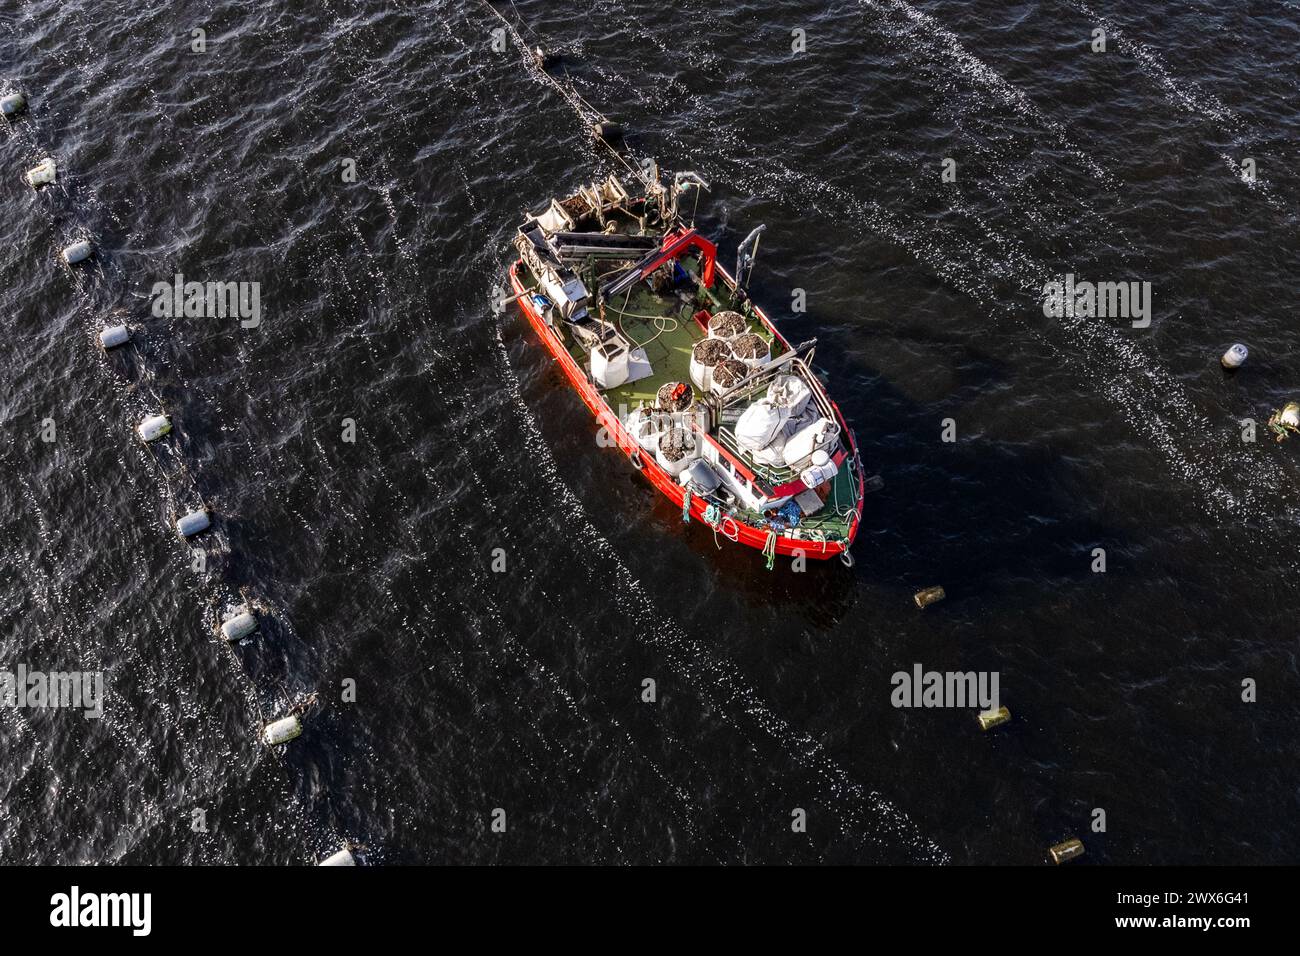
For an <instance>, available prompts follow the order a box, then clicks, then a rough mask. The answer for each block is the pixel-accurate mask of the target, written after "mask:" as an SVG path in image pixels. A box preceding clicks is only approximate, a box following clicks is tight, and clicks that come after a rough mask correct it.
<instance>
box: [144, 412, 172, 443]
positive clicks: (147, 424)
mask: <svg viewBox="0 0 1300 956" xmlns="http://www.w3.org/2000/svg"><path fill="white" fill-rule="evenodd" d="M171 430H172V422H171V419H170V418H168V417H167V416H166V415H150V416H149V417H148V418H146V419H145V420H144V421H142V422H141V423H140V424H139V425H138V426H136V429H135V432H136V434H137V435H139V436H140V440H141V441H157V440H158V439H159V438H162V437H163V435H166V434H167V433H168V432H169V431H171Z"/></svg>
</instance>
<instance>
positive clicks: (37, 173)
mask: <svg viewBox="0 0 1300 956" xmlns="http://www.w3.org/2000/svg"><path fill="white" fill-rule="evenodd" d="M58 178H59V170H58V167H57V166H55V165H54V160H52V159H50V158H49V157H48V156H47V157H45V158H44V159H42V160H41V161H40V162H39V163H37V164H36V165H35V166H33V167H32V168H31V169H29V170H27V185H28V186H31V187H32V188H33V189H39V188H40V187H41V186H48V185H49V184H50V183H52V182H55V181H56V180H58Z"/></svg>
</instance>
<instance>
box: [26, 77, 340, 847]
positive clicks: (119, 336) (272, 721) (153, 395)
mask: <svg viewBox="0 0 1300 956" xmlns="http://www.w3.org/2000/svg"><path fill="white" fill-rule="evenodd" d="M30 109H31V104H30V102H29V100H28V99H27V97H26V95H25V94H23V93H21V92H12V93H4V94H2V95H0V126H3V127H6V128H8V130H9V131H10V134H11V138H12V139H13V140H14V141H16V142H18V143H20V144H22V145H24V146H25V147H26V148H27V149H28V150H29V151H31V152H34V153H38V154H39V155H40V156H41V158H40V159H39V160H38V161H37V162H36V163H35V165H33V166H31V167H30V168H28V169H27V170H26V172H25V173H23V180H24V182H25V183H26V184H27V186H29V187H30V188H31V189H32V190H34V191H35V192H37V193H38V194H53V195H55V196H58V195H63V196H67V195H68V191H67V189H66V186H65V185H64V180H63V179H61V177H63V176H66V173H65V172H64V171H63V170H62V169H61V167H60V162H59V160H58V159H57V158H56V155H51V154H50V153H49V152H48V151H46V150H43V149H41V147H40V144H39V143H37V141H36V137H35V136H34V135H30V134H28V135H24V133H23V130H24V128H27V129H30V128H31V127H33V126H34V125H35V124H34V123H33V122H32V120H31V118H30ZM52 212H54V213H55V223H56V226H57V221H58V218H59V217H58V214H57V213H58V211H57V210H52ZM58 258H59V261H60V262H61V263H62V264H63V266H64V267H65V268H67V269H68V270H69V271H70V272H71V273H72V274H73V276H74V281H77V282H78V286H79V288H80V290H81V291H82V292H83V294H85V295H86V296H87V297H89V292H88V291H87V289H86V284H85V283H83V282H82V281H81V280H80V279H79V278H78V276H77V273H78V272H82V271H85V270H91V275H92V276H94V277H95V278H103V277H107V276H110V275H112V274H113V273H112V272H111V270H110V269H109V268H107V267H106V265H107V263H106V259H105V257H104V256H103V253H102V251H101V250H100V249H99V248H98V246H97V244H96V242H95V238H94V236H93V234H92V233H91V230H89V229H86V228H80V229H76V230H74V233H73V235H71V236H69V238H68V241H67V242H66V244H65V245H64V246H63V247H62V248H61V249H60V250H59V252H58ZM91 281H94V280H93V279H92V280H91ZM95 311H97V310H94V309H93V308H92V313H93V312H95ZM144 331H146V330H145V329H143V328H140V327H134V328H133V323H132V322H131V321H130V319H129V316H128V315H127V312H126V310H125V309H120V308H119V309H116V310H113V311H111V312H110V321H109V322H108V323H106V324H103V325H102V326H101V327H100V328H99V329H98V330H97V331H96V332H95V333H94V334H95V342H96V343H97V345H98V346H99V348H100V349H101V350H102V352H103V353H104V355H105V356H107V355H109V354H110V353H112V352H113V351H114V350H121V351H126V349H125V347H126V346H129V345H131V344H132V343H133V341H135V340H136V336H137V334H142V333H143V332H144ZM135 356H136V360H135V362H134V363H133V364H134V367H135V371H136V373H137V374H136V378H135V381H133V382H128V388H129V390H130V392H132V393H133V394H134V395H136V396H139V400H140V401H144V402H146V403H147V405H148V407H147V408H146V409H144V410H143V411H142V412H141V413H140V414H139V416H138V418H137V419H136V421H135V422H133V424H132V430H133V432H134V437H135V438H136V439H137V440H138V441H139V442H140V445H141V447H142V448H143V450H144V451H145V453H146V454H147V455H148V457H149V458H150V460H151V461H152V462H153V464H154V466H155V468H156V469H157V471H158V474H159V475H160V476H161V477H162V479H163V482H164V488H165V494H166V495H167V496H168V498H169V501H168V507H169V510H170V511H171V513H172V518H171V523H172V532H173V533H174V534H175V536H176V538H177V540H178V541H180V542H181V543H183V545H184V546H185V547H186V549H187V551H189V553H190V554H191V555H193V554H194V553H195V551H196V550H199V549H200V547H201V549H202V551H203V553H204V559H203V561H202V563H201V565H200V566H199V567H197V568H195V570H196V571H198V573H199V574H200V575H202V576H203V577H204V579H205V581H208V582H211V583H212V584H213V585H214V587H215V588H216V590H217V592H218V593H214V594H212V595H211V596H210V598H209V608H208V612H207V613H208V614H209V615H210V616H211V618H212V622H213V623H212V627H211V630H212V633H213V635H214V636H215V637H216V638H217V639H219V641H220V643H221V645H222V646H223V648H225V650H226V652H227V653H229V654H230V655H231V656H232V657H233V658H234V659H235V661H236V663H237V664H238V665H239V666H240V670H241V671H242V672H243V673H244V675H245V677H247V678H248V679H249V681H250V684H249V688H250V690H252V696H251V699H252V702H253V705H254V707H255V709H256V712H257V719H258V723H259V725H260V726H259V730H258V733H257V738H258V739H259V740H260V741H261V742H262V743H263V744H264V745H265V746H267V747H270V748H279V747H283V746H285V745H287V744H289V743H290V742H292V741H294V740H296V739H297V738H298V737H300V736H302V734H303V733H304V731H305V729H306V727H307V725H308V724H309V723H310V720H311V718H310V714H311V712H312V710H313V709H315V708H317V707H318V706H319V698H318V696H317V694H316V693H315V692H314V691H313V692H308V691H299V692H294V691H292V690H290V689H289V688H288V687H287V686H286V680H285V675H283V674H280V675H275V674H274V673H272V672H267V673H265V674H262V669H261V668H260V667H259V666H258V663H259V661H258V658H257V657H256V656H252V657H250V658H248V659H245V658H244V657H242V656H241V655H240V653H239V651H238V650H237V648H245V647H259V641H260V640H261V639H263V638H264V637H269V636H270V635H267V633H266V631H265V630H264V629H263V624H264V623H265V624H268V625H270V624H272V623H273V624H274V630H275V632H276V633H280V634H284V633H287V634H292V633H293V631H292V628H291V627H290V626H289V624H288V622H287V620H286V618H285V616H284V615H283V614H282V613H280V612H279V611H278V610H277V609H275V608H273V607H272V606H271V605H270V604H269V603H268V602H266V601H265V600H263V599H261V598H259V597H257V596H255V595H253V594H251V593H250V592H249V589H248V588H247V587H246V586H241V587H240V588H238V589H237V590H233V589H232V588H231V587H230V585H229V584H227V583H225V581H224V580H222V579H223V578H225V577H228V576H230V575H223V574H221V573H216V574H214V573H212V572H211V571H210V569H209V563H208V560H207V559H208V557H209V555H210V554H213V551H212V550H211V549H209V548H207V547H202V545H203V544H204V543H205V539H207V538H208V537H209V535H210V534H211V533H212V532H213V530H214V524H213V523H214V520H215V519H217V518H218V517H219V514H218V512H216V511H215V510H214V509H213V508H212V507H211V506H210V503H209V502H207V501H205V500H204V498H203V496H202V494H201V492H200V490H199V486H198V483H197V481H196V480H195V478H194V476H193V475H192V474H191V473H190V471H189V468H188V466H187V464H186V461H185V459H184V458H183V457H182V454H181V448H180V447H179V442H178V441H177V438H178V435H177V430H176V422H174V421H173V417H172V415H171V413H170V412H169V411H168V410H167V405H166V403H165V402H164V401H163V399H162V396H161V395H160V394H159V390H158V388H157V382H156V375H155V373H154V371H153V370H152V369H151V368H150V367H149V366H147V365H146V364H145V363H144V362H143V361H142V360H143V359H144V357H145V353H144V352H143V350H142V349H140V348H139V347H138V346H137V348H136V349H135ZM116 371H118V372H119V374H121V375H122V376H124V377H125V378H127V379H129V378H130V374H129V372H122V371H121V370H120V369H116ZM169 438H170V439H171V441H168V439H169ZM169 464H170V467H169ZM182 500H184V502H185V503H184V504H181V501H182ZM227 554H228V550H227V549H223V550H219V551H216V552H215V556H216V557H218V558H221V557H224V556H225V555H227ZM192 566H193V565H192ZM217 566H218V571H220V570H223V569H224V570H227V571H228V567H226V565H225V564H224V563H223V562H220V561H218V562H217ZM218 582H220V583H218ZM259 649H260V648H259ZM259 676H261V677H262V679H261V680H259V679H258V678H259ZM330 842H331V843H332V844H333V845H335V846H338V845H339V843H340V841H339V840H338V838H337V837H334V838H333V839H332V840H331V841H330ZM358 849H360V845H359V844H354V843H350V842H346V841H344V842H343V843H342V849H339V850H337V851H336V852H334V853H333V854H332V855H330V856H328V857H327V858H325V859H323V860H321V861H320V862H319V864H318V865H320V866H355V865H357V863H358V862H359V860H358V857H357V856H356V855H355V854H354V853H353V851H354V850H358Z"/></svg>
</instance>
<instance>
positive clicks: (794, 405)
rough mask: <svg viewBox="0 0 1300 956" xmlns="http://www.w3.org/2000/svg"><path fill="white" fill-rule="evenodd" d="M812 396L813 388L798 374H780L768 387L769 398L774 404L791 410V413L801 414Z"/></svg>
mask: <svg viewBox="0 0 1300 956" xmlns="http://www.w3.org/2000/svg"><path fill="white" fill-rule="evenodd" d="M811 398H812V389H810V388H809V387H808V384H807V383H806V382H805V381H804V380H803V379H801V378H799V377H798V376H797V375H778V376H777V377H776V378H774V379H772V384H771V385H769V386H768V387H767V400H768V401H769V402H771V403H772V404H773V405H776V406H779V407H781V408H787V409H789V410H790V414H791V415H801V414H803V410H804V409H805V408H806V407H807V406H808V402H809V400H810V399H811Z"/></svg>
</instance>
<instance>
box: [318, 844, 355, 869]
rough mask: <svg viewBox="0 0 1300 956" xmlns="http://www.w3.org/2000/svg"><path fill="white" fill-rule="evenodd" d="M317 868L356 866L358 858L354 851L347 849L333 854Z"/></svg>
mask: <svg viewBox="0 0 1300 956" xmlns="http://www.w3.org/2000/svg"><path fill="white" fill-rule="evenodd" d="M316 865H317V866H356V865H357V858H356V857H354V856H353V855H352V851H351V850H349V849H348V848H347V847H344V848H343V849H341V850H339V851H338V852H337V853H333V854H331V855H329V856H327V857H325V859H323V860H321V861H320V862H319V863H317V864H316Z"/></svg>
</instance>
